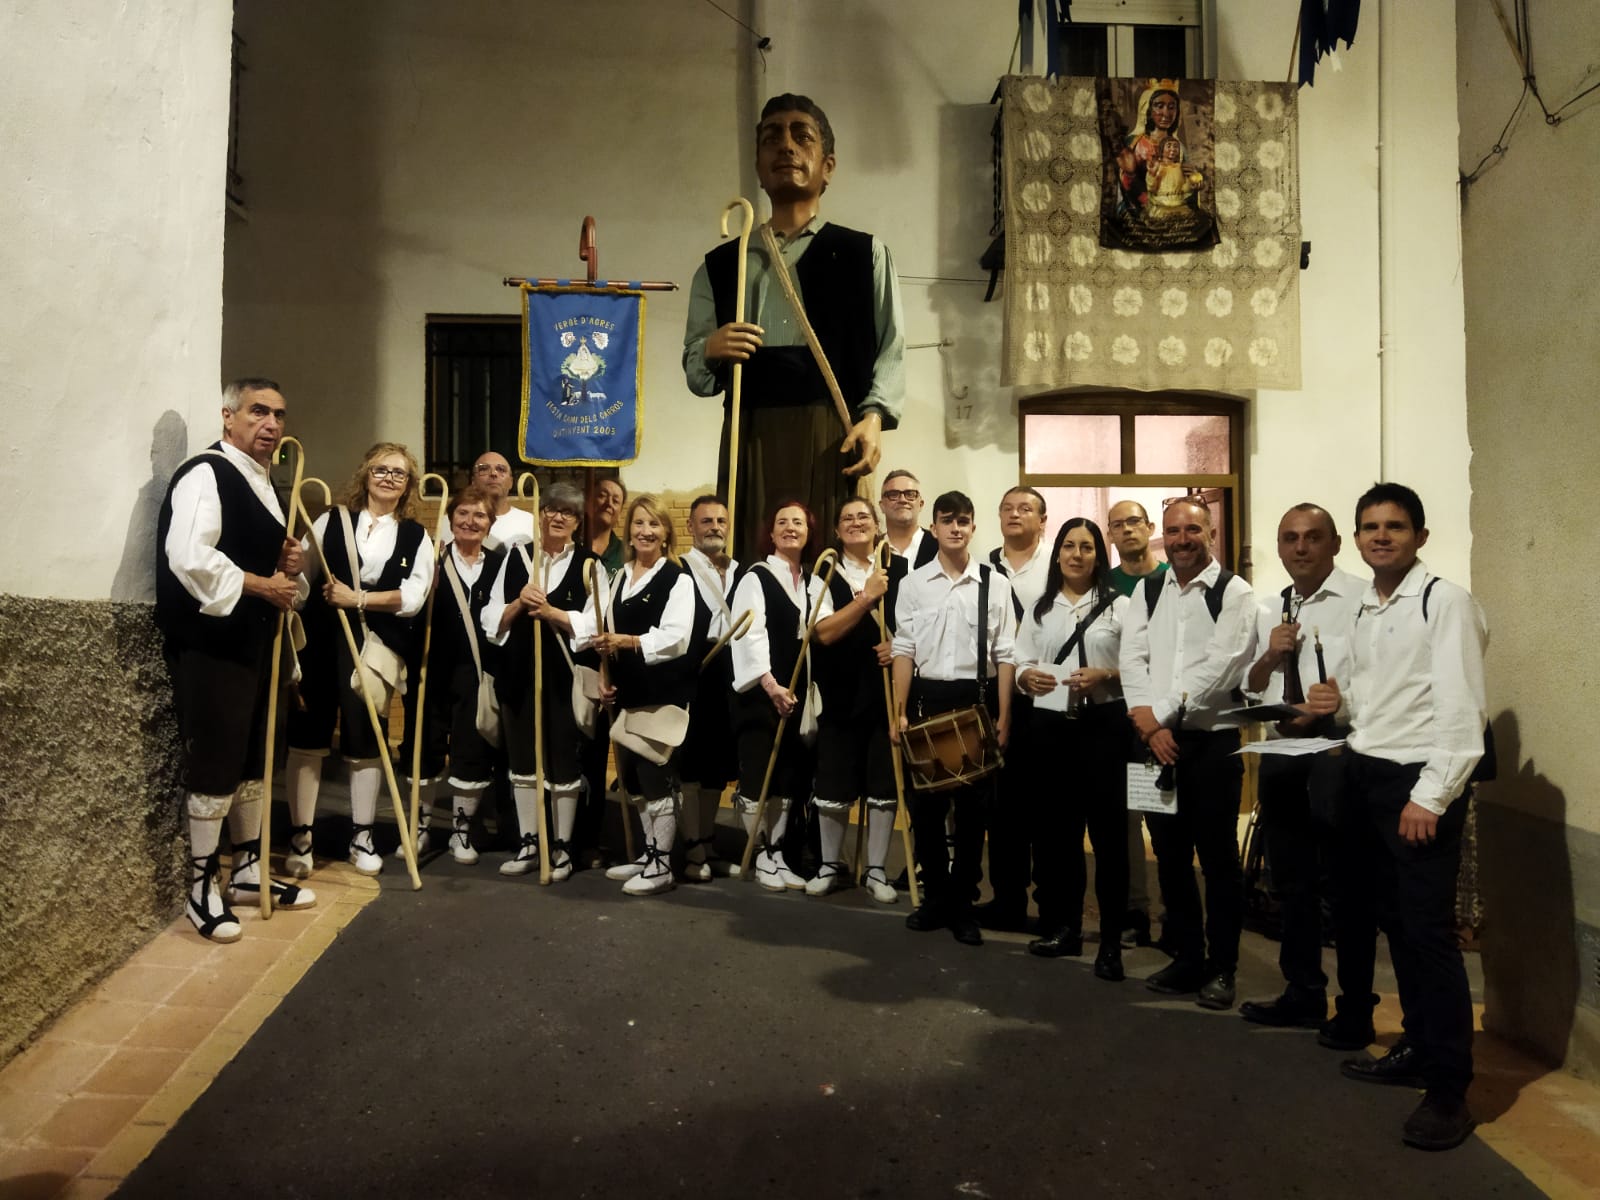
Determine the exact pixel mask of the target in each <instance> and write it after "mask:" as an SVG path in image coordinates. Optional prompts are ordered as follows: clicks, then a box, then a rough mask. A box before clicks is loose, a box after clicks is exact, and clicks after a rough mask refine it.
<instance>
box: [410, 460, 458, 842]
mask: <svg viewBox="0 0 1600 1200" xmlns="http://www.w3.org/2000/svg"><path fill="white" fill-rule="evenodd" d="M430 479H437V480H438V481H439V519H438V521H437V522H435V524H434V527H433V529H434V533H433V546H434V560H433V561H434V572H433V587H431V588H429V589H428V604H427V607H426V608H424V609H423V610H422V659H421V663H420V665H419V666H418V667H417V705H416V708H417V716H416V720H415V721H413V722H412V727H411V844H412V845H413V846H416V845H420V844H421V842H420V839H421V837H422V710H423V704H424V702H425V701H426V700H427V698H428V651H429V649H430V648H431V647H432V646H433V598H434V596H435V595H436V594H437V593H438V591H439V572H440V571H441V570H443V569H444V567H443V560H444V554H445V542H444V534H445V531H446V530H447V529H449V527H450V524H449V522H450V518H449V516H448V515H447V513H446V511H445V510H446V509H448V508H449V507H450V481H449V480H448V479H446V478H445V477H444V476H443V475H435V474H434V473H433V472H432V471H429V472H428V473H427V474H426V475H424V476H423V477H422V478H421V479H419V480H418V481H417V498H418V499H419V500H431V499H433V497H432V496H429V495H428V494H427V492H428V480H430Z"/></svg>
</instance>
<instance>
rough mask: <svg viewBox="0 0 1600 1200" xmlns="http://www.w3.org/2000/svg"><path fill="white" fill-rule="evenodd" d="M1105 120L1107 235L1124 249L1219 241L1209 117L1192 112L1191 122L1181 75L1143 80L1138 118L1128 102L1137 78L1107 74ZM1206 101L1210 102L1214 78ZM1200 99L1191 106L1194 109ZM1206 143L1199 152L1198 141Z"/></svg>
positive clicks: (1103, 223)
mask: <svg viewBox="0 0 1600 1200" xmlns="http://www.w3.org/2000/svg"><path fill="white" fill-rule="evenodd" d="M1100 82H1101V88H1100V125H1101V132H1102V135H1103V138H1104V140H1105V143H1106V149H1107V159H1108V163H1107V170H1106V187H1105V189H1104V190H1105V196H1104V199H1103V201H1102V207H1101V220H1100V240H1101V242H1102V243H1104V244H1105V245H1107V246H1111V247H1114V248H1117V249H1123V250H1142V251H1165V250H1178V249H1184V248H1192V247H1205V246H1213V245H1215V244H1216V243H1217V240H1218V235H1217V230H1216V221H1215V220H1214V219H1213V217H1212V215H1211V213H1210V211H1209V206H1208V205H1207V204H1206V203H1204V201H1205V200H1206V199H1208V196H1209V188H1208V187H1207V171H1206V170H1204V169H1203V168H1202V164H1203V165H1204V167H1209V165H1210V137H1209V122H1204V123H1202V122H1201V121H1200V120H1199V118H1198V116H1197V115H1196V114H1194V113H1193V112H1191V114H1190V117H1189V121H1188V128H1186V127H1185V114H1184V110H1183V101H1182V99H1181V98H1180V95H1179V87H1180V85H1179V82H1178V81H1177V80H1176V79H1150V80H1146V81H1143V87H1142V89H1141V90H1140V91H1139V92H1138V107H1137V110H1136V115H1135V116H1134V119H1133V121H1132V122H1131V123H1129V122H1127V121H1126V119H1125V116H1124V114H1125V111H1126V109H1125V105H1126V104H1127V102H1128V101H1129V100H1131V99H1132V95H1133V89H1134V88H1139V87H1140V83H1139V82H1137V81H1131V82H1130V81H1123V80H1109V79H1108V80H1101V81H1100ZM1190 86H1191V87H1193V88H1196V89H1197V90H1198V89H1200V88H1206V95H1205V99H1204V101H1202V104H1203V107H1204V108H1206V109H1208V110H1209V108H1210V104H1209V98H1210V92H1209V85H1204V84H1191V85H1190ZM1193 107H1194V106H1191V108H1193ZM1191 145H1193V146H1195V147H1196V148H1200V147H1203V149H1204V152H1203V153H1195V154H1192V153H1191V152H1190V148H1189V147H1190V146H1191Z"/></svg>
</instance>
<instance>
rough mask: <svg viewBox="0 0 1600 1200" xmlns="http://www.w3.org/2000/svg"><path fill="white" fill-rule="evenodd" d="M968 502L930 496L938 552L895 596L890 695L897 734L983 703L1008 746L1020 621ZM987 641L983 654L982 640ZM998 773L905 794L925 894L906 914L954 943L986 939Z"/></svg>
mask: <svg viewBox="0 0 1600 1200" xmlns="http://www.w3.org/2000/svg"><path fill="white" fill-rule="evenodd" d="M975 528H976V527H975V525H974V523H973V508H972V501H971V500H970V499H968V498H967V497H966V496H964V495H962V494H961V493H960V492H946V493H944V494H943V495H942V496H940V497H939V498H938V499H936V500H935V501H934V502H933V529H934V537H935V538H936V539H937V540H938V546H939V552H938V555H937V557H935V558H934V560H933V561H932V562H930V563H928V564H927V565H926V566H923V567H919V568H917V569H915V570H913V571H912V572H911V574H910V575H908V576H907V577H906V580H905V582H904V584H903V585H902V586H901V588H900V594H899V596H898V597H897V599H896V601H895V634H894V693H895V704H896V706H897V708H898V709H899V733H900V734H903V733H904V731H905V730H906V729H907V728H908V727H909V725H910V724H911V723H912V722H917V721H924V720H927V719H928V718H929V717H932V716H936V715H937V714H939V713H944V712H950V711H953V710H956V709H962V708H967V707H970V706H973V705H978V704H982V705H984V706H986V707H988V708H989V710H990V712H991V713H992V714H993V715H994V724H995V732H996V734H997V735H998V740H999V745H1000V748H1002V749H1003V748H1004V747H1005V744H1006V739H1007V735H1008V732H1009V728H1010V724H1011V700H1012V695H1013V691H1012V689H1013V685H1014V683H1015V678H1014V677H1015V672H1016V658H1015V655H1014V653H1013V645H1014V641H1015V625H1016V621H1015V618H1014V617H1013V615H1012V606H1011V588H1010V585H1009V584H1007V583H1006V581H1005V579H1004V578H1003V577H1002V576H1001V575H1000V574H999V573H998V572H996V571H993V570H991V569H990V568H989V567H988V566H987V565H985V564H982V563H979V562H977V561H975V560H974V559H973V558H972V555H971V553H970V549H971V543H972V535H973V532H974V529H975ZM980 646H981V647H982V652H981V654H980V650H979V647H980ZM992 782H993V780H992V777H991V778H985V779H983V780H980V781H979V782H978V783H976V784H970V785H967V786H965V787H960V788H952V789H950V790H947V791H938V792H914V793H913V794H912V795H911V796H910V797H908V800H909V801H910V807H911V828H912V832H913V835H914V837H915V841H916V855H917V865H918V866H920V867H921V868H922V879H923V887H924V889H925V892H924V896H925V898H924V901H923V903H922V905H921V907H919V908H918V909H917V910H916V911H915V912H913V913H912V914H911V915H910V916H908V917H907V918H906V928H907V929H911V930H915V931H918V932H925V931H928V930H934V929H944V928H948V929H949V930H950V931H951V933H952V934H953V935H954V937H955V939H956V941H958V942H961V943H963V944H964V945H969V946H980V945H982V944H983V934H982V932H981V931H980V930H979V927H978V921H977V918H976V917H975V916H974V915H973V912H972V891H971V889H972V888H973V886H974V885H976V883H977V881H978V878H979V870H980V868H979V860H980V859H981V858H982V855H983V817H984V814H983V805H984V801H985V798H986V794H987V793H988V792H989V790H990V787H991V785H992ZM952 807H954V810H955V838H956V842H955V861H954V863H953V864H952V863H951V862H950V860H949V858H948V857H947V855H946V853H945V828H944V827H945V814H946V812H947V811H948V810H949V809H950V808H952Z"/></svg>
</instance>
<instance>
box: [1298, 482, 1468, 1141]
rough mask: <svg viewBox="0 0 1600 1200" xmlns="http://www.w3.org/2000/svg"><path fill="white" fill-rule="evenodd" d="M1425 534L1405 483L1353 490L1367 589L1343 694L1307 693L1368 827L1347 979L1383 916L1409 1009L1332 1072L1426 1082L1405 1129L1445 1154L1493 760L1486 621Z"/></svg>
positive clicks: (1464, 1059)
mask: <svg viewBox="0 0 1600 1200" xmlns="http://www.w3.org/2000/svg"><path fill="white" fill-rule="evenodd" d="M1427 540H1428V528H1427V524H1426V520H1425V515H1424V513H1423V508H1422V500H1421V498H1420V497H1418V495H1417V494H1416V493H1415V492H1414V491H1412V490H1411V489H1410V488H1408V487H1405V486H1403V485H1401V484H1397V483H1380V484H1375V485H1374V486H1373V487H1372V488H1370V489H1368V491H1367V492H1366V494H1365V495H1363V496H1362V497H1361V499H1360V500H1359V501H1357V503H1356V544H1357V546H1358V547H1359V548H1360V550H1361V557H1362V560H1363V561H1365V562H1366V564H1367V565H1368V566H1369V567H1371V568H1372V586H1371V587H1369V588H1368V589H1367V590H1366V592H1365V594H1364V595H1363V596H1362V600H1361V609H1360V612H1359V613H1358V614H1357V618H1356V621H1355V628H1354V633H1353V635H1352V642H1351V650H1352V660H1353V661H1352V666H1351V674H1350V680H1349V691H1348V694H1345V695H1341V691H1340V685H1339V682H1338V680H1337V678H1336V677H1330V678H1329V680H1328V682H1327V683H1326V684H1314V685H1312V687H1311V688H1309V689H1308V692H1309V697H1308V698H1309V701H1310V706H1311V711H1312V712H1314V713H1317V714H1319V715H1326V716H1334V715H1337V716H1338V717H1340V718H1341V719H1343V718H1348V721H1349V724H1350V739H1349V743H1348V746H1347V753H1346V755H1345V757H1346V758H1347V759H1348V760H1349V761H1348V765H1347V767H1346V771H1347V796H1348V797H1349V799H1350V802H1351V803H1352V804H1353V805H1354V806H1355V808H1356V814H1355V819H1356V820H1358V821H1360V822H1361V823H1362V831H1363V832H1364V834H1365V838H1364V840H1363V841H1362V843H1361V845H1360V847H1359V849H1358V854H1359V858H1358V861H1357V862H1356V863H1355V864H1354V865H1353V867H1352V870H1351V875H1352V876H1353V877H1357V878H1362V879H1365V880H1366V881H1367V882H1368V885H1369V886H1368V889H1367V890H1365V891H1353V892H1352V894H1351V895H1349V896H1341V902H1342V907H1343V908H1344V910H1345V912H1344V913H1342V914H1341V916H1340V921H1339V935H1338V936H1339V940H1340V958H1341V963H1340V974H1341V983H1343V978H1342V977H1343V975H1344V972H1345V968H1344V962H1343V959H1344V956H1345V954H1346V953H1350V954H1351V955H1352V956H1353V955H1354V954H1355V953H1356V952H1357V951H1358V949H1360V950H1365V951H1366V952H1367V955H1368V961H1367V966H1368V969H1369V970H1370V966H1371V961H1370V959H1371V955H1372V954H1373V953H1375V951H1376V946H1375V944H1374V943H1375V939H1373V938H1372V937H1371V935H1370V934H1369V935H1368V940H1367V941H1366V943H1365V945H1364V946H1361V947H1357V946H1356V945H1355V944H1354V943H1355V941H1356V939H1357V938H1358V937H1359V936H1360V931H1361V930H1363V929H1370V928H1371V927H1373V926H1381V927H1382V928H1383V930H1384V932H1385V933H1386V934H1387V935H1388V938H1389V957H1390V958H1391V959H1392V961H1393V962H1394V974H1395V981H1396V983H1397V984H1398V986H1399V990H1400V1007H1401V1010H1402V1012H1403V1014H1404V1021H1403V1025H1404V1030H1405V1032H1404V1035H1403V1036H1402V1037H1401V1039H1400V1040H1399V1041H1398V1042H1397V1043H1395V1045H1394V1046H1393V1047H1392V1048H1391V1049H1390V1050H1389V1052H1388V1053H1387V1054H1385V1055H1384V1056H1383V1057H1382V1058H1379V1059H1372V1058H1368V1057H1366V1056H1365V1055H1363V1056H1361V1057H1359V1058H1352V1059H1347V1060H1346V1061H1345V1062H1344V1063H1343V1064H1342V1066H1341V1068H1340V1069H1341V1070H1342V1071H1343V1073H1344V1074H1345V1075H1346V1076H1347V1077H1348V1078H1351V1079H1357V1080H1362V1081H1364V1082H1369V1083H1386V1084H1395V1085H1400V1086H1404V1087H1425V1088H1426V1089H1427V1093H1426V1095H1425V1096H1424V1097H1423V1100H1422V1103H1421V1104H1420V1105H1419V1106H1418V1108H1417V1109H1416V1111H1415V1112H1413V1113H1412V1114H1411V1116H1410V1117H1409V1118H1408V1119H1407V1121H1406V1123H1405V1127H1404V1129H1403V1131H1402V1133H1401V1137H1402V1139H1403V1140H1404V1141H1405V1142H1406V1143H1407V1144H1408V1145H1412V1146H1417V1147H1420V1148H1422V1149H1426V1150H1448V1149H1450V1148H1452V1147H1454V1146H1458V1145H1460V1144H1461V1143H1462V1142H1463V1141H1465V1140H1466V1138H1467V1136H1468V1135H1469V1134H1470V1133H1471V1132H1472V1129H1473V1126H1474V1122H1473V1119H1472V1114H1471V1112H1470V1111H1469V1110H1468V1108H1467V1102H1466V1094H1467V1085H1468V1084H1469V1083H1471V1081H1472V995H1471V991H1470V989H1469V987H1468V984H1467V972H1466V967H1465V966H1464V965H1463V963H1462V960H1461V949H1460V946H1459V945H1458V943H1457V941H1456V927H1455V904H1456V876H1457V873H1458V872H1459V871H1460V867H1461V830H1462V827H1463V826H1464V825H1465V823H1466V817H1467V805H1468V802H1469V800H1470V793H1471V790H1472V784H1473V782H1474V781H1476V780H1481V779H1492V778H1493V777H1494V772H1493V765H1492V764H1493V758H1492V755H1491V751H1490V746H1489V744H1488V743H1487V741H1486V738H1485V736H1484V734H1485V728H1486V722H1487V719H1488V702H1487V700H1486V698H1485V693H1484V678H1483V652H1484V649H1485V648H1486V646H1487V645H1488V641H1489V632H1488V627H1487V624H1486V623H1485V621H1484V618H1483V613H1482V611H1481V610H1480V609H1479V608H1478V605H1477V602H1476V601H1474V600H1473V598H1472V596H1471V594H1470V593H1468V592H1467V591H1466V590H1465V589H1463V588H1461V587H1458V586H1456V585H1455V584H1453V583H1451V582H1449V581H1448V580H1444V579H1440V578H1438V577H1437V576H1435V575H1431V574H1429V572H1428V569H1427V567H1425V566H1424V565H1423V563H1422V561H1421V559H1419V558H1418V557H1417V552H1418V551H1419V550H1421V549H1422V547H1423V546H1424V545H1425V544H1426V543H1427ZM1347 929H1349V930H1350V931H1351V932H1350V934H1349V937H1348V938H1347V935H1346V931H1347ZM1347 940H1348V941H1349V942H1350V943H1351V944H1350V945H1346V942H1347ZM1367 978H1368V979H1370V978H1371V976H1370V974H1369V975H1368V976H1367Z"/></svg>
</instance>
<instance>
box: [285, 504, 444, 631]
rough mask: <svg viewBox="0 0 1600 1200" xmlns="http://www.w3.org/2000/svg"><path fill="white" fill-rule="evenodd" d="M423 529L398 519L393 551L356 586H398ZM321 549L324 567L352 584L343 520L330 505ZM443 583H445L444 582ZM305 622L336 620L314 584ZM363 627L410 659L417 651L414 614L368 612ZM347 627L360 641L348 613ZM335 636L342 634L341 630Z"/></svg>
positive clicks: (382, 588)
mask: <svg viewBox="0 0 1600 1200" xmlns="http://www.w3.org/2000/svg"><path fill="white" fill-rule="evenodd" d="M359 518H360V514H358V513H351V514H350V527H351V530H352V531H354V529H355V525H356V522H357V521H358V520H359ZM427 536H428V534H427V531H426V530H425V529H423V528H422V526H421V525H420V524H419V523H418V522H416V521H412V520H410V519H407V520H404V521H401V522H400V528H399V530H398V532H397V533H396V535H395V539H394V553H392V554H391V555H389V561H388V562H386V563H384V564H383V573H382V574H380V575H379V576H378V578H377V580H376V581H375V582H373V583H366V584H361V585H360V586H361V587H362V588H363V589H364V590H365V591H369V592H392V591H396V590H398V588H399V587H400V584H401V582H402V581H403V580H404V579H405V578H406V576H408V575H410V574H411V568H412V566H414V565H415V563H416V561H417V551H418V550H420V549H421V548H422V539H423V538H425V537H427ZM322 552H323V554H324V555H326V556H327V559H328V569H329V570H330V571H332V572H333V577H334V578H335V579H337V580H338V581H339V582H340V583H342V584H344V585H345V586H346V587H352V588H353V587H356V586H357V584H356V581H355V580H353V579H351V578H350V557H351V556H350V554H348V553H346V551H345V548H344V522H343V521H341V520H339V514H338V513H337V512H335V511H334V510H333V509H331V508H330V509H329V510H328V523H327V526H326V527H325V528H324V530H323V534H322ZM355 559H356V563H357V567H358V568H359V567H361V566H365V565H366V564H365V563H363V562H362V561H361V552H360V551H359V550H357V551H356V552H355ZM445 586H447V587H448V586H449V585H448V584H446V585H445ZM306 609H307V616H306V620H307V621H308V622H313V623H314V624H315V625H316V626H320V625H321V624H322V623H323V622H332V621H333V620H336V618H335V617H334V616H333V612H332V610H331V609H330V608H329V607H328V605H327V603H326V602H325V601H324V600H323V599H322V592H321V590H320V589H318V588H312V589H311V599H310V601H309V602H308V603H307V605H306ZM365 616H366V619H367V628H369V629H371V630H372V632H373V633H375V634H377V635H378V636H379V637H380V638H382V639H383V644H384V645H385V646H387V647H389V649H391V650H393V651H394V652H395V653H396V654H398V655H400V657H402V658H404V659H406V660H407V661H408V662H409V661H411V660H412V659H413V658H414V657H415V656H416V655H417V654H419V653H420V652H421V645H420V644H419V637H418V635H419V633H420V631H421V626H422V622H421V621H420V620H419V619H418V618H417V617H415V616H411V617H402V616H401V615H400V614H399V613H381V612H369V613H366V614H365ZM350 629H351V631H352V632H353V633H354V634H355V635H356V645H357V646H359V645H361V642H362V634H361V624H360V622H358V621H357V620H356V619H355V616H354V614H352V615H351V617H350ZM308 636H310V635H308ZM337 636H339V637H343V636H344V635H343V634H338V635H337Z"/></svg>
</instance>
